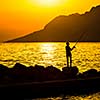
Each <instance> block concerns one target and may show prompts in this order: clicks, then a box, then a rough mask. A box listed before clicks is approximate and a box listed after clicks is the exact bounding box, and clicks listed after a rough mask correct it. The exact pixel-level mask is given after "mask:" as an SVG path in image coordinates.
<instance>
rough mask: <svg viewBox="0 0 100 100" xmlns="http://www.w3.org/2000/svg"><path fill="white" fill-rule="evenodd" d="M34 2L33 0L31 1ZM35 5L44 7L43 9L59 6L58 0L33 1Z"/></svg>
mask: <svg viewBox="0 0 100 100" xmlns="http://www.w3.org/2000/svg"><path fill="white" fill-rule="evenodd" d="M31 1H34V0H31ZM34 2H35V4H37V5H39V6H44V7H51V6H57V5H59V4H60V0H35V1H34Z"/></svg>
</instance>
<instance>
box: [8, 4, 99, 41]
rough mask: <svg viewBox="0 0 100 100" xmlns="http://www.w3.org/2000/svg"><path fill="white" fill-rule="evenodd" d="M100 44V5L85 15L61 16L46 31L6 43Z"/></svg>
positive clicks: (36, 32) (51, 22) (50, 23)
mask: <svg viewBox="0 0 100 100" xmlns="http://www.w3.org/2000/svg"><path fill="white" fill-rule="evenodd" d="M83 33H85V35H84V37H83V38H82V39H81V40H80V41H81V42H100V5H98V6H96V7H92V8H91V10H90V11H88V12H85V13H84V14H78V13H75V14H71V15H68V16H65V15H60V16H57V17H55V18H54V19H53V20H51V21H50V22H49V23H48V24H46V25H45V27H44V29H42V30H39V31H35V32H33V33H30V34H28V35H25V36H23V37H20V38H16V39H13V40H9V41H6V42H65V41H73V42H75V41H77V39H79V38H80V36H81V34H83Z"/></svg>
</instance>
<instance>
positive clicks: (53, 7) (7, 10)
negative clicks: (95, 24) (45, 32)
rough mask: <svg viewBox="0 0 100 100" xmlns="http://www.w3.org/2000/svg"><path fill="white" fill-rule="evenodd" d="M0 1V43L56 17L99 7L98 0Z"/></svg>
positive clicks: (42, 25)
mask: <svg viewBox="0 0 100 100" xmlns="http://www.w3.org/2000/svg"><path fill="white" fill-rule="evenodd" d="M40 1H42V0H38V2H37V1H36V0H0V41H2V40H6V39H11V38H15V37H19V36H23V35H25V34H27V33H30V32H33V31H36V30H40V29H42V28H43V27H44V26H45V25H46V24H47V23H48V22H49V21H51V20H52V19H53V18H55V17H56V16H58V15H69V14H72V13H80V14H82V13H84V12H86V11H89V10H90V9H91V7H93V6H96V5H99V4H100V0H58V1H57V0H56V2H57V3H56V2H55V4H53V3H51V4H46V3H45V0H44V1H43V2H44V4H42V3H40Z"/></svg>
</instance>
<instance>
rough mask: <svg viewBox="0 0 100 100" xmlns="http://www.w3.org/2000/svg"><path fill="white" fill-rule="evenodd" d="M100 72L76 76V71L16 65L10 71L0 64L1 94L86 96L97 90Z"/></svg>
mask: <svg viewBox="0 0 100 100" xmlns="http://www.w3.org/2000/svg"><path fill="white" fill-rule="evenodd" d="M99 84H100V71H97V70H96V69H90V70H87V71H85V72H83V73H79V69H78V68H77V67H76V66H75V67H63V68H62V70H59V69H57V68H55V67H54V66H48V67H44V66H40V65H35V66H30V67H26V66H25V65H22V64H20V63H16V64H15V65H14V67H13V68H8V67H7V66H4V65H1V64H0V94H1V97H2V95H4V94H5V95H9V98H12V96H11V95H10V94H12V95H13V96H15V97H18V98H19V97H20V98H37V97H49V96H58V95H60V94H69V93H70V94H73V93H77V92H78V93H89V92H94V91H99V90H100V85H99Z"/></svg>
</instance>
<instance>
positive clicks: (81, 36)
mask: <svg viewBox="0 0 100 100" xmlns="http://www.w3.org/2000/svg"><path fill="white" fill-rule="evenodd" d="M85 33H86V32H83V33H82V34H81V35H80V37H79V39H78V40H77V41H76V43H75V45H74V46H73V47H75V46H76V45H77V43H78V42H79V41H80V40H81V39H82V38H83V36H84V35H85Z"/></svg>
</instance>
